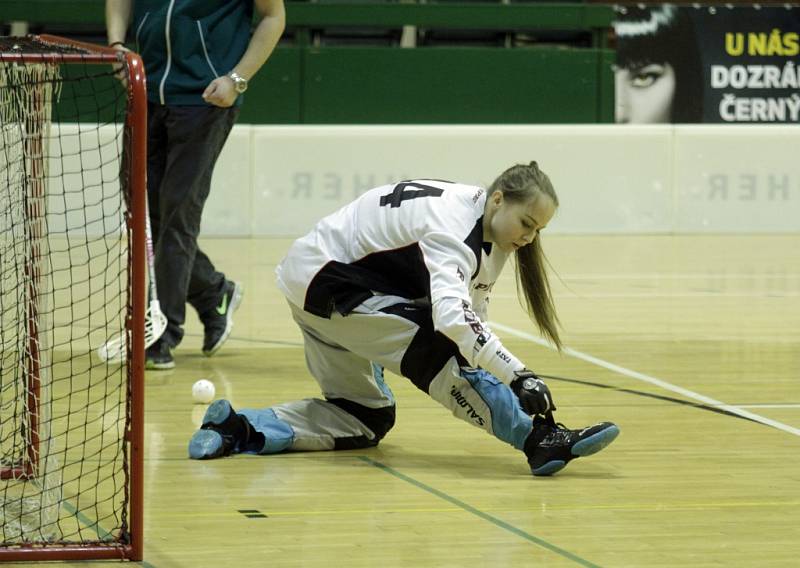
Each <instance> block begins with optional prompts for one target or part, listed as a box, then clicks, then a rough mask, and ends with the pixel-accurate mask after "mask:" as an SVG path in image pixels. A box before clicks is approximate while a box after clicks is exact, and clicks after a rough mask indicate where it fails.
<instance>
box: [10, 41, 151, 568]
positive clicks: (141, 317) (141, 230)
mask: <svg viewBox="0 0 800 568" xmlns="http://www.w3.org/2000/svg"><path fill="white" fill-rule="evenodd" d="M27 37H28V38H30V39H33V40H38V41H39V42H41V43H43V44H51V45H53V46H68V47H74V48H79V49H82V50H85V51H87V52H88V53H81V54H77V53H74V54H73V53H58V52H56V51H53V52H44V53H43V52H39V53H33V54H32V53H27V54H25V53H10V54H9V53H4V54H3V59H4V61H5V62H13V61H18V62H20V63H52V64H70V63H100V64H103V63H107V64H109V65H112V64H114V63H120V62H124V63H125V64H126V65H127V69H128V86H127V96H128V113H127V116H126V118H125V128H126V130H127V132H128V135H129V136H128V140H127V143H128V144H129V149H128V151H129V156H130V159H129V160H128V163H127V168H128V176H129V177H128V188H129V194H130V195H129V202H128V203H129V208H130V215H129V216H128V221H127V222H128V229H129V235H130V237H129V247H130V256H129V273H128V279H129V282H130V292H129V293H130V295H129V303H130V306H131V308H130V312H129V313H130V316H129V317H128V318H126V323H125V325H126V329H127V332H128V334H129V337H130V354H131V355H130V359H129V360H128V361H127V365H128V385H127V389H128V396H127V404H126V407H127V408H126V411H127V413H128V416H129V420H128V424H129V426H128V429H127V430H126V431H125V432H124V434H123V443H124V445H125V447H126V451H127V459H128V480H127V481H128V483H127V492H128V519H129V525H128V527H129V530H128V531H127V532H126V533H125V534H123V535H122V539H121V542H114V543H109V544H104V545H100V544H97V543H90V544H86V545H81V544H60V543H52V544H51V543H46V544H45V543H29V544H20V545H13V546H12V547H8V548H5V547H0V562H14V561H48V560H101V559H119V560H124V559H127V560H133V561H140V560H142V558H143V550H144V547H143V544H144V543H143V536H144V522H143V521H144V519H143V513H144V341H145V338H144V326H145V312H146V299H147V298H146V289H147V287H146V283H145V282H146V279H145V260H146V253H145V232H146V228H145V221H146V218H145V216H146V201H145V199H146V171H147V92H146V87H145V71H144V64H143V63H142V59H141V58H140V57H139V55H137V54H136V53H133V52H119V51H117V50H115V49H112V48H109V47H105V46H101V45H95V44H90V43H84V42H79V41H75V40H71V39H67V38H62V37H58V36H53V35H46V34H41V35H31V36H27ZM39 167H42V166H41V165H40V166H39ZM40 189H41V188H40ZM39 197H41V196H39ZM33 207H34V208H35V205H34V206H33ZM33 254H34V255H35V254H36V251H33ZM32 264H35V263H32ZM28 268H29V269H30V267H28ZM34 320H35V318H29V321H28V322H27V325H28V326H29V327H30V326H34V327H33V328H31V331H32V332H33V333H32V334H31V335H32V336H33V337H35V336H36V333H35V331H36V330H35V325H36V324H35V321H34ZM30 348H31V349H33V350H34V352H35V350H36V349H38V345H37V344H36V341H35V340H31V342H30ZM32 359H34V360H36V359H38V357H34V358H32ZM29 365H31V366H29V373H28V375H29V388H30V389H31V392H29V393H28V404H29V405H30V404H33V408H35V401H36V400H37V399H38V398H39V397H38V388H39V382H40V371H39V369H37V368H36V367H35V362H31V363H29ZM36 414H38V411H35V412H34V413H33V416H32V417H31V442H32V443H31V446H29V447H28V448H27V454H28V461H27V463H26V464H24V466H23V467H22V468H20V469H18V470H13V471H10V472H7V475H6V476H12V475H13V476H24V477H34V476H35V475H36V473H37V472H36V465H35V463H36V460H35V459H32V458H34V457H35V456H37V455H38V453H39V452H38V447H36V446H37V445H38V442H39V440H38V425H37V420H38V417H37V416H36ZM6 476H4V477H6Z"/></svg>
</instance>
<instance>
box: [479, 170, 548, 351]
mask: <svg viewBox="0 0 800 568" xmlns="http://www.w3.org/2000/svg"><path fill="white" fill-rule="evenodd" d="M495 191H501V192H502V193H503V198H504V199H509V200H511V201H515V202H524V201H528V200H530V199H534V198H535V197H536V196H537V195H538V194H540V193H544V194H545V195H547V196H548V197H550V199H552V200H553V204H554V205H555V206H556V207H558V196H557V195H556V192H555V189H553V184H552V183H551V182H550V178H548V177H547V174H545V173H544V172H542V170H540V169H539V165H538V164H537V163H536V162H531V163H530V164H528V165H527V166H525V165H522V164H518V165H516V166H512V167H510V168H508V169H507V170H506V171H504V172H503V173H502V174H500V176H499V177H498V178H497V179H496V180H495V181H494V183H492V185H491V187H490V188H489V195H491V194H492V193H494V192H495ZM516 261H517V296H519V297H520V299H522V298H524V299H525V307H526V309H527V312H528V315H529V316H530V318H531V319H533V320H534V321H536V325H537V326H538V328H539V331H540V332H541V333H542V334H543V335H544V336H545V337H547V338H548V339H549V340H550V341H551V342H552V343H553V345H555V346H556V347H557V348H558V349H559V350H561V347H562V344H561V338H560V337H559V335H558V327H559V321H558V316H557V315H556V308H555V305H554V304H553V297H552V293H551V292H550V283H549V281H548V280H547V271H546V270H545V264H546V259H545V255H544V251H543V250H542V246H541V237H540V236H539V235H537V237H536V238H535V239H533V241H532V242H531V243H530V244H528V245H526V246H524V247H521V248H519V249H517V252H516Z"/></svg>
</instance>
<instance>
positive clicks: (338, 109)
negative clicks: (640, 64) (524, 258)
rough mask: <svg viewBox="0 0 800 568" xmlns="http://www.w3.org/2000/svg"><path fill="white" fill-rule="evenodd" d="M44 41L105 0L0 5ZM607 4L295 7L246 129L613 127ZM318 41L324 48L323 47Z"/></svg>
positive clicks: (251, 99) (246, 110)
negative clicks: (411, 38)
mask: <svg viewBox="0 0 800 568" xmlns="http://www.w3.org/2000/svg"><path fill="white" fill-rule="evenodd" d="M0 5H2V11H0V18H2V21H5V22H9V21H12V20H25V21H29V22H30V23H31V29H32V31H35V32H48V33H52V32H56V33H58V32H60V33H61V34H62V35H64V34H65V33H67V32H69V30H70V29H80V30H81V31H83V32H84V33H85V32H86V30H87V29H88V30H92V29H94V30H96V32H97V37H98V38H101V39H102V30H103V0H70V1H65V0H26V1H24V2H18V1H16V0H5V1H4V0H0ZM612 18H613V11H612V9H611V8H610V7H609V6H600V5H594V4H591V5H584V4H538V3H535V4H492V3H485V4H484V3H458V2H455V3H453V2H448V3H440V4H436V3H433V4H406V3H404V4H399V3H367V4H365V3H355V4H354V3H346V2H345V3H338V2H337V3H331V4H320V3H304V2H287V24H288V27H287V31H289V34H287V37H288V38H289V39H288V40H286V41H282V42H281V45H279V46H278V48H277V49H276V51H275V53H274V54H273V56H272V57H271V58H270V60H269V61H268V62H267V64H266V65H265V67H264V68H263V69H262V70H261V71H260V72H259V73H258V75H256V77H254V79H253V80H252V82H251V87H250V89H249V90H248V92H247V94H246V98H245V104H244V105H243V108H242V115H241V118H240V119H239V122H241V123H255V124H343V123H344V124H380V123H383V124H404V123H425V124H433V123H461V124H469V123H506V124H508V123H526V124H529V123H595V122H612V121H613V88H614V87H613V75H612V70H611V64H612V61H613V55H614V54H613V50H611V49H609V48H607V47H606V45H605V38H606V33H607V30H608V28H609V26H610V23H611V21H612ZM403 25H413V26H417V27H419V28H428V29H451V30H452V29H459V30H496V31H498V32H502V33H507V34H511V35H513V34H516V33H525V34H536V35H537V36H543V35H544V36H546V35H547V32H550V31H557V32H558V33H565V32H566V33H570V32H571V33H576V32H577V33H583V34H584V35H585V36H587V37H590V38H591V42H590V46H588V47H576V46H571V45H569V43H564V42H562V43H561V44H559V45H551V44H548V43H535V44H533V45H530V46H525V47H502V46H491V47H461V46H455V45H447V44H446V43H445V44H442V43H440V44H438V45H436V46H425V47H414V48H399V47H396V46H391V45H377V44H375V45H327V44H326V42H325V30H335V29H338V30H341V29H342V28H343V27H344V28H348V29H358V28H363V29H375V28H385V29H390V28H397V29H399V28H400V27H401V26H403ZM320 38H322V40H321V41H320Z"/></svg>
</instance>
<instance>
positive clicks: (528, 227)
mask: <svg viewBox="0 0 800 568" xmlns="http://www.w3.org/2000/svg"><path fill="white" fill-rule="evenodd" d="M555 212H556V205H555V203H553V200H552V199H551V198H550V197H549V196H548V195H545V194H544V193H542V192H539V191H537V192H536V193H535V194H534V195H533V197H531V198H530V199H528V200H525V201H511V200H509V199H507V198H506V197H504V195H503V192H502V191H499V190H498V191H495V192H494V193H493V194H492V195H490V196H489V197H488V198H487V200H486V210H485V214H484V221H483V236H484V240H486V241H489V242H492V243H494V244H495V245H497V246H498V247H500V250H502V251H504V252H508V253H510V252H514V251H516V250H517V249H519V248H522V247H524V246H525V245H528V244H530V243H532V242H533V240H534V239H535V238H536V236H537V235H538V234H539V231H541V230H542V229H544V228H545V227H546V226H547V224H548V223H549V222H550V219H552V218H553V215H555Z"/></svg>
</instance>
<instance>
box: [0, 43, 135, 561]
mask: <svg viewBox="0 0 800 568" xmlns="http://www.w3.org/2000/svg"><path fill="white" fill-rule="evenodd" d="M54 52H57V53H59V54H60V56H61V58H60V59H59V57H56V58H53V56H52V55H50V54H52V53H54ZM23 53H27V54H36V53H39V54H42V56H41V58H40V59H39V60H37V59H36V57H35V56H34V57H20V55H21V54H23ZM80 53H81V50H80V49H75V48H72V47H59V46H54V45H51V44H46V43H42V42H38V41H36V40H31V39H21V38H0V348H1V349H2V351H1V352H0V478H2V479H0V549H1V548H9V547H11V548H13V547H19V546H20V545H27V544H30V543H34V544H41V545H44V546H48V545H59V544H62V545H63V544H80V545H85V544H89V543H101V544H115V543H124V542H126V541H127V540H128V519H127V511H128V493H129V492H128V481H129V480H128V477H129V471H128V458H127V445H126V443H125V439H124V435H125V432H126V431H127V429H128V427H129V422H128V420H129V419H128V416H129V403H128V401H129V397H128V391H129V366H128V365H127V364H126V361H127V360H128V359H127V358H123V360H122V361H121V362H119V361H117V362H106V361H102V360H101V359H100V358H99V357H97V356H96V355H94V350H95V349H96V348H97V347H98V346H100V345H102V344H103V343H104V342H105V341H106V340H107V339H108V338H109V337H112V336H115V335H119V334H120V333H122V332H123V331H124V330H125V323H126V320H127V318H128V317H129V314H130V302H129V287H130V286H129V280H130V275H129V245H128V243H129V233H128V229H127V227H128V212H127V207H126V201H127V200H126V198H125V196H124V192H123V191H120V188H121V187H125V184H124V183H121V180H122V181H124V180H125V179H126V174H125V173H124V169H123V170H121V167H122V166H123V165H124V164H125V163H129V161H128V160H123V152H124V151H125V148H126V144H125V138H126V130H125V118H126V112H127V103H128V98H127V92H126V90H125V89H123V87H122V86H121V84H120V82H119V81H118V80H117V79H116V78H115V77H114V70H113V69H112V68H111V65H109V64H107V63H106V64H102V65H101V64H94V63H88V62H86V61H82V60H81V58H80V57H79V56H78V57H75V56H76V54H77V55H79V54H80ZM44 54H47V56H45V55H44ZM67 55H69V56H71V57H69V58H68V57H67ZM67 59H75V61H70V62H67ZM121 171H122V172H123V173H122V174H121V173H120V172H121Z"/></svg>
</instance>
